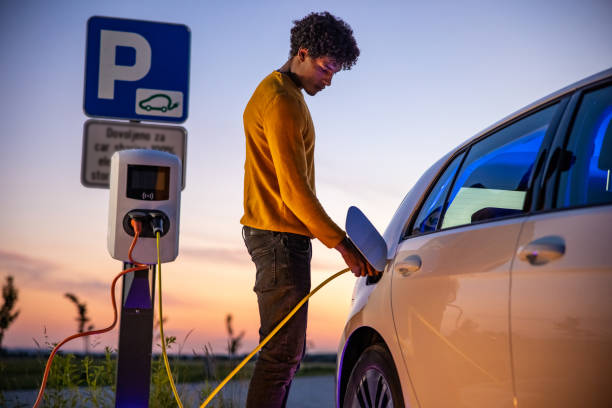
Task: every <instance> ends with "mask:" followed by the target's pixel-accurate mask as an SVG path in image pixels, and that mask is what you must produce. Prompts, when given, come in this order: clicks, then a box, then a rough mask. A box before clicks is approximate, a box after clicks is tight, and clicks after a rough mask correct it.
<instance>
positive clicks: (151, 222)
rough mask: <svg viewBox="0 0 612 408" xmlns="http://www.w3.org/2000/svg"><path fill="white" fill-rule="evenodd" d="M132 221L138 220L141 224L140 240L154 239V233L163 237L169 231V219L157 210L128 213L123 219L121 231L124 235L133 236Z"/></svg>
mask: <svg viewBox="0 0 612 408" xmlns="http://www.w3.org/2000/svg"><path fill="white" fill-rule="evenodd" d="M132 220H138V221H140V222H141V223H142V231H141V232H140V236H141V237H142V238H155V235H156V233H157V232H158V231H159V235H160V236H161V237H163V236H164V235H166V234H167V233H168V230H169V229H170V218H169V217H168V216H167V215H166V214H165V213H164V212H162V211H159V210H143V209H135V210H131V211H128V212H127V214H125V216H124V217H123V230H124V231H125V232H126V234H128V235H130V236H132V237H133V236H134V227H133V226H132Z"/></svg>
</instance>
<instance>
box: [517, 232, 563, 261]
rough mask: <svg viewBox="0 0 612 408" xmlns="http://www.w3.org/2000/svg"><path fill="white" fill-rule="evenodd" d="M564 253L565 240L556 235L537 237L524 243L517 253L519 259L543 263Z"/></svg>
mask: <svg viewBox="0 0 612 408" xmlns="http://www.w3.org/2000/svg"><path fill="white" fill-rule="evenodd" d="M564 254H565V240H564V239H563V238H561V237H559V236H557V235H549V236H547V237H542V238H538V239H536V240H535V241H531V242H530V243H528V244H527V245H525V246H524V247H523V248H522V249H521V250H520V251H519V253H518V255H519V259H520V260H521V261H527V262H529V263H530V264H532V265H544V264H546V263H548V262H550V261H554V260H555V259H559V258H561V257H562V256H563V255H564Z"/></svg>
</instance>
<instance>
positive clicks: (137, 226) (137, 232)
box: [33, 219, 149, 408]
mask: <svg viewBox="0 0 612 408" xmlns="http://www.w3.org/2000/svg"><path fill="white" fill-rule="evenodd" d="M131 224H132V228H134V239H133V240H132V244H131V245H130V249H129V251H128V258H129V260H130V262H131V263H132V264H134V265H136V266H135V267H133V268H129V269H126V270H124V271H121V272H120V273H119V274H118V275H117V276H115V278H114V279H113V283H112V284H111V300H112V302H113V314H114V316H113V323H112V324H111V325H110V326H108V327H107V328H105V329H99V330H91V331H88V332H84V333H77V334H73V335H72V336H70V337H66V338H65V339H64V340H62V341H61V342H59V343H58V344H57V345H56V346H55V347H54V348H53V350H52V351H51V354H50V355H49V359H48V360H47V365H46V367H45V374H44V375H43V379H42V384H41V385H40V390H39V391H38V397H36V402H35V403H34V407H33V408H37V407H38V405H39V404H40V402H41V401H42V397H43V394H44V392H45V387H46V386H47V380H48V378H49V372H50V371H51V364H52V363H53V357H55V354H56V353H57V351H58V350H59V349H60V347H62V346H63V345H64V344H66V343H68V342H69V341H70V340H74V339H78V338H79V337H85V336H91V335H94V334H102V333H106V332H109V331H111V330H113V328H114V327H115V325H116V324H117V302H116V301H115V284H116V283H117V280H118V279H119V278H120V277H122V276H123V275H125V274H127V273H130V272H134V271H140V270H144V269H149V265H145V264H142V263H139V262H136V261H134V260H133V259H132V252H133V251H134V247H135V246H136V241H138V237H139V236H140V233H141V231H142V224H141V223H140V221H137V220H135V219H132V221H131Z"/></svg>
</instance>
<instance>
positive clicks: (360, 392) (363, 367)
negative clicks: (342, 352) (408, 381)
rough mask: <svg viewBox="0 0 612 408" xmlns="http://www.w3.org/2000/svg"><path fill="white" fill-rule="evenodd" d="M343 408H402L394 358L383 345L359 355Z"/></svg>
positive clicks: (402, 402) (373, 347)
mask: <svg viewBox="0 0 612 408" xmlns="http://www.w3.org/2000/svg"><path fill="white" fill-rule="evenodd" d="M342 406H343V407H344V408H370V407H372V408H374V407H375V408H392V407H393V408H404V399H403V396H402V387H401V384H400V381H399V378H398V376H397V371H396V370H395V366H394V365H393V357H391V353H389V351H388V350H387V348H386V347H385V346H384V345H382V344H374V345H372V346H370V347H368V348H367V349H365V350H364V352H363V353H361V356H360V357H359V360H358V361H357V364H355V367H354V368H353V371H352V372H351V376H350V377H349V381H348V385H347V387H346V394H345V395H344V403H343V404H342Z"/></svg>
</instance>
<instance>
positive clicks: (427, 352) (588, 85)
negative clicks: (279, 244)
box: [336, 68, 612, 408]
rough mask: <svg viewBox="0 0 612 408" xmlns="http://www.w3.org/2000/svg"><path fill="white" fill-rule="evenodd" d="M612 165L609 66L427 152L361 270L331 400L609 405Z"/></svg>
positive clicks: (348, 403) (346, 403)
mask: <svg viewBox="0 0 612 408" xmlns="http://www.w3.org/2000/svg"><path fill="white" fill-rule="evenodd" d="M611 169H612V68H611V69H608V70H606V71H603V72H601V73H599V74H596V75H594V76H591V77H589V78H586V79H584V80H582V81H580V82H578V83H576V84H574V85H571V86H569V87H567V88H564V89H562V90H560V91H558V92H556V93H554V94H552V95H550V96H548V97H545V98H543V99H541V100H539V101H537V102H535V103H533V104H531V105H529V106H527V107H525V108H524V109H521V110H520V111H518V112H516V113H514V114H512V115H510V116H508V117H507V118H505V119H503V120H502V121H500V122H498V123H496V124H495V125H493V126H491V127H489V128H488V129H486V130H485V131H483V132H481V133H479V134H477V135H476V136H474V137H473V138H471V139H469V140H468V141H466V142H465V143H463V144H462V145H460V146H459V147H457V148H456V149H455V150H453V151H451V152H450V153H448V154H447V155H445V156H444V157H442V158H441V159H440V160H439V161H438V162H436V163H435V164H434V165H433V166H432V167H431V168H430V169H429V170H427V171H426V172H425V174H423V176H422V177H421V178H420V179H419V180H418V182H417V183H416V185H415V186H414V187H413V188H412V190H410V191H409V192H408V194H407V195H406V197H405V198H404V200H403V202H402V204H401V205H400V207H399V209H398V210H397V212H396V214H395V216H394V217H393V219H392V221H391V223H390V225H389V226H388V228H387V229H386V231H385V233H384V236H383V237H384V242H383V241H382V240H381V242H383V243H382V247H383V248H382V252H383V253H386V256H384V258H385V259H383V262H382V265H384V273H383V274H382V276H381V277H379V278H377V279H372V278H369V277H368V278H360V279H358V280H357V282H356V285H355V289H354V293H353V304H352V309H351V312H350V315H349V317H348V321H347V323H346V326H345V328H344V332H343V335H342V339H341V342H340V346H339V350H338V367H337V387H336V397H337V398H336V399H337V401H336V404H337V406H339V407H341V406H342V407H391V406H394V407H420V408H433V407H487V408H491V407H521V408H523V407H525V408H527V407H537V408H541V407H609V406H612V180H611V175H610V173H611ZM348 229H349V228H348V226H347V230H348ZM364 234H365V232H364ZM367 234H370V235H372V234H374V235H375V234H377V233H376V232H375V231H369V232H367ZM354 235H357V233H355V234H354ZM349 236H351V232H350V231H349ZM372 236H373V235H372ZM351 238H352V239H354V241H356V243H357V246H358V247H360V249H362V252H364V254H365V255H366V257H368V254H367V252H368V251H369V250H371V248H369V249H368V248H362V247H363V245H362V246H360V244H359V237H356V236H351ZM378 250H381V248H378Z"/></svg>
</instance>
